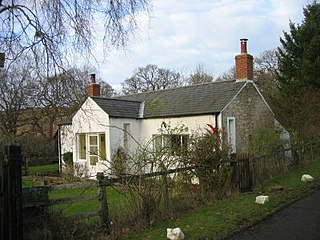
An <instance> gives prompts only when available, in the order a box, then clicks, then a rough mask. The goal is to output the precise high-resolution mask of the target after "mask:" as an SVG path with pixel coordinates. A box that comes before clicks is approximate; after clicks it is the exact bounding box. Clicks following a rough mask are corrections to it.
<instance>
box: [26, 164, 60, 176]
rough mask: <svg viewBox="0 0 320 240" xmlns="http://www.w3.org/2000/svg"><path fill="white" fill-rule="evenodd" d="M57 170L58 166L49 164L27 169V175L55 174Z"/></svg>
mask: <svg viewBox="0 0 320 240" xmlns="http://www.w3.org/2000/svg"><path fill="white" fill-rule="evenodd" d="M58 170H59V164H58V163H55V164H50V165H43V166H30V167H28V169H27V171H28V175H36V174H42V173H55V172H57V171H58Z"/></svg>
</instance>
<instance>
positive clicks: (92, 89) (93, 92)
mask: <svg viewBox="0 0 320 240" xmlns="http://www.w3.org/2000/svg"><path fill="white" fill-rule="evenodd" d="M87 92H88V96H89V97H99V96H100V85H99V84H97V83H96V75H95V74H90V84H89V85H88V86H87Z"/></svg>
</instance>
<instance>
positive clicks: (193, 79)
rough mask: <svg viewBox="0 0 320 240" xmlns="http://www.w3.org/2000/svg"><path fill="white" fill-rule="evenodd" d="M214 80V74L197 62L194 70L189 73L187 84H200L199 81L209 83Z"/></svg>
mask: <svg viewBox="0 0 320 240" xmlns="http://www.w3.org/2000/svg"><path fill="white" fill-rule="evenodd" d="M213 81H214V76H213V75H212V74H211V73H209V72H208V71H206V70H205V69H204V67H203V65H202V64H199V65H198V66H197V67H196V70H195V71H194V72H193V73H191V74H190V76H189V79H188V84H189V85H195V84H201V83H210V82H213Z"/></svg>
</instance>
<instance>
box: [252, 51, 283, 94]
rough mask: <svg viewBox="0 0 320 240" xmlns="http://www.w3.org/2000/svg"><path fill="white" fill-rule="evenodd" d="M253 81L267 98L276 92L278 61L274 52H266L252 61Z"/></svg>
mask: <svg viewBox="0 0 320 240" xmlns="http://www.w3.org/2000/svg"><path fill="white" fill-rule="evenodd" d="M254 64H255V65H254V79H255V80H256V82H257V83H258V85H259V88H260V90H261V91H262V92H263V93H264V95H265V96H266V97H267V98H270V97H272V96H274V94H275V93H276V92H277V88H278V81H277V71H278V59H277V55H276V50H275V49H271V50H266V51H264V52H262V53H261V54H260V55H259V56H258V57H256V58H255V59H254Z"/></svg>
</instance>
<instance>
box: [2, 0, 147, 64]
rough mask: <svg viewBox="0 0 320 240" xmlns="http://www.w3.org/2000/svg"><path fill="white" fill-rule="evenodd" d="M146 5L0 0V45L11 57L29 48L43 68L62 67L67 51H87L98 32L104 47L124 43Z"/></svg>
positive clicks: (138, 0) (140, 0) (109, 0)
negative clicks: (100, 34)
mask: <svg viewBox="0 0 320 240" xmlns="http://www.w3.org/2000/svg"><path fill="white" fill-rule="evenodd" d="M149 7H150V3H149V0H117V1H114V0H82V1H69V0H34V1H22V0H0V20H1V24H0V32H1V35H0V44H1V46H2V49H1V50H2V51H5V53H6V56H7V58H8V59H9V60H15V59H17V58H19V57H20V56H21V54H22V53H23V52H25V51H28V52H29V53H32V54H33V55H34V56H35V60H36V62H37V63H38V64H39V65H41V67H42V68H44V67H45V66H47V67H50V66H52V64H54V66H61V65H63V64H64V61H65V59H66V57H67V56H68V54H74V52H75V51H76V52H78V53H83V54H87V53H90V50H91V47H92V43H93V40H95V37H94V35H95V32H96V31H99V33H100V32H101V33H103V42H104V47H105V49H108V48H109V47H111V46H115V47H123V46H125V45H126V43H127V41H128V38H129V36H130V34H131V33H133V31H134V30H135V29H136V28H137V21H136V20H137V16H138V14H139V13H140V12H148V11H149ZM101 26H102V27H103V29H97V28H101ZM69 56H70V55H69Z"/></svg>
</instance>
